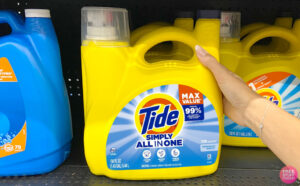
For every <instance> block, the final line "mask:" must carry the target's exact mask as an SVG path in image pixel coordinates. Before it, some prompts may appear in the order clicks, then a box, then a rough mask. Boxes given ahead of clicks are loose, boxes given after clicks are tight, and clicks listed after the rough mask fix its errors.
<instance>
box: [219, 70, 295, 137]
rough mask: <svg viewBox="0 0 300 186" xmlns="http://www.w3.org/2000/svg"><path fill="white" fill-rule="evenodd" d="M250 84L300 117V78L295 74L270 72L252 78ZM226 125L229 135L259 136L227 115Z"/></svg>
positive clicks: (264, 95) (270, 99) (261, 93)
mask: <svg viewBox="0 0 300 186" xmlns="http://www.w3.org/2000/svg"><path fill="white" fill-rule="evenodd" d="M248 85H249V87H251V88H252V89H253V90H254V91H256V92H257V93H258V94H260V95H261V96H263V97H264V98H266V99H267V100H269V101H271V102H273V103H274V104H276V105H277V106H279V107H281V108H282V109H284V110H285V111H287V112H288V113H290V114H292V115H294V116H296V117H298V118H299V117H300V80H299V79H298V78H297V77H296V76H295V75H293V74H290V73H287V72H270V73H267V74H263V75H261V76H259V77H256V78H254V79H252V80H251V81H249V82H248ZM224 127H225V128H224V131H225V134H226V135H228V136H232V137H252V138H257V137H258V136H257V135H256V134H255V133H254V132H253V131H252V130H251V129H250V128H248V127H243V126H240V125H238V124H236V123H234V122H233V121H232V120H231V119H229V118H228V117H225V120H224Z"/></svg>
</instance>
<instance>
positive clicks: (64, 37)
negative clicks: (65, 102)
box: [0, 0, 300, 170]
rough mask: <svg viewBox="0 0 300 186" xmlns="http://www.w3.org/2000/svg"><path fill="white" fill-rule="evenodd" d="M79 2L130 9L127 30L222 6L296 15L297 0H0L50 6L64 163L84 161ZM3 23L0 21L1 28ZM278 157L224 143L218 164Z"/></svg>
mask: <svg viewBox="0 0 300 186" xmlns="http://www.w3.org/2000/svg"><path fill="white" fill-rule="evenodd" d="M83 6H109V7H122V8H126V9H128V11H129V16H130V27H131V30H133V29H135V28H137V27H139V26H141V25H144V24H146V23H149V22H152V21H166V22H172V21H173V19H174V15H175V13H176V12H177V11H178V10H193V11H196V10H197V9H221V10H228V11H241V13H242V24H243V25H245V24H248V23H252V22H257V21H260V22H268V23H272V22H273V21H274V18H275V17H276V16H277V15H279V14H280V12H286V11H289V12H292V13H293V15H294V16H295V17H297V14H298V13H297V12H300V0H19V1H16V0H0V9H12V10H16V11H18V12H20V14H23V13H24V9H25V8H47V9H50V10H51V16H52V21H53V24H54V27H55V29H56V33H57V37H58V40H59V43H60V48H61V57H62V65H63V72H64V77H65V80H66V84H67V87H68V91H69V97H70V102H71V109H72V118H73V130H74V140H73V148H72V153H71V157H70V158H69V159H68V161H67V164H74V163H75V164H85V159H84V153H83V128H84V119H83V105H82V88H81V62H80V45H81V38H80V9H81V8H82V7H83ZM1 29H2V30H4V29H6V27H5V26H3V25H2V26H0V30H1ZM282 166H283V165H282V163H281V162H280V161H279V160H278V159H277V158H276V157H275V156H274V155H273V154H272V153H271V152H270V151H269V150H268V149H265V148H234V147H225V148H223V153H222V156H221V162H220V167H225V168H226V167H236V168H243V167H244V168H261V169H277V170H278V169H280V168H281V167H282Z"/></svg>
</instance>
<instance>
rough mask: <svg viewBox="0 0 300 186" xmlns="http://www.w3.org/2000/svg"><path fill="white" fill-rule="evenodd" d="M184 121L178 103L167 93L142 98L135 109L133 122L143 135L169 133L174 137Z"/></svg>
mask: <svg viewBox="0 0 300 186" xmlns="http://www.w3.org/2000/svg"><path fill="white" fill-rule="evenodd" d="M183 122H184V115H183V110H182V107H181V105H180V103H179V102H178V101H177V100H176V99H174V98H173V97H171V96H169V95H167V94H161V93H158V94H152V95H150V96H148V97H146V98H144V99H143V100H142V101H141V102H140V103H139V105H138V107H137V109H136V111H135V124H136V128H137V130H138V132H139V133H140V134H141V135H143V136H144V137H145V136H146V135H151V134H153V135H155V134H170V133H172V134H173V135H172V138H174V137H175V136H176V135H178V133H179V132H180V130H181V128H182V126H183Z"/></svg>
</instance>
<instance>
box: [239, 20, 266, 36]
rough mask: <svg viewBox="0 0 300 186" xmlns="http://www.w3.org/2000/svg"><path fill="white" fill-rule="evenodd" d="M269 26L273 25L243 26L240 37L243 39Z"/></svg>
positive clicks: (253, 24) (255, 24)
mask: <svg viewBox="0 0 300 186" xmlns="http://www.w3.org/2000/svg"><path fill="white" fill-rule="evenodd" d="M268 26H271V25H270V24H266V23H252V24H249V25H246V26H243V27H242V29H241V33H240V37H241V38H242V37H244V36H246V35H248V34H250V33H251V32H254V31H256V30H259V29H262V28H265V27H268Z"/></svg>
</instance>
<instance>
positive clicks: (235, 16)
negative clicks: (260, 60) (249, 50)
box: [220, 12, 241, 41]
mask: <svg viewBox="0 0 300 186" xmlns="http://www.w3.org/2000/svg"><path fill="white" fill-rule="evenodd" d="M240 31H241V13H240V12H221V30H220V37H221V41H232V39H236V40H239V38H240Z"/></svg>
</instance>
